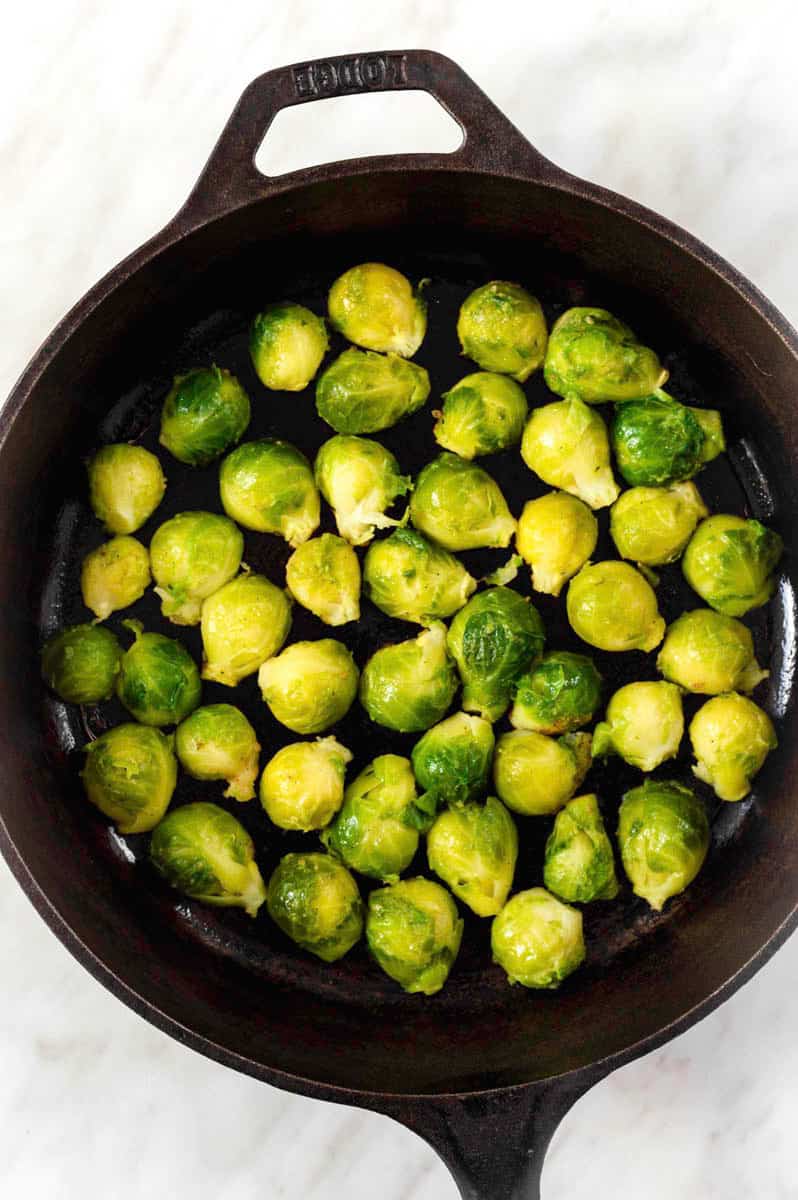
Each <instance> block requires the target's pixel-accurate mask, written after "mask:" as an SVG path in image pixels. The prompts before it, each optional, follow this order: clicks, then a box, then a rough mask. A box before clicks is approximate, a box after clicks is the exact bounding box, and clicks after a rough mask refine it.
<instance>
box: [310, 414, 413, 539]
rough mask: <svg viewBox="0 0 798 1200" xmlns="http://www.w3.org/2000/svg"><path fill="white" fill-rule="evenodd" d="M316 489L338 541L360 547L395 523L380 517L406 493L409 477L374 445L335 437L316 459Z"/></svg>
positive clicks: (338, 435) (408, 488) (393, 518)
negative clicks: (329, 511)
mask: <svg viewBox="0 0 798 1200" xmlns="http://www.w3.org/2000/svg"><path fill="white" fill-rule="evenodd" d="M315 472H316V483H317V485H318V488H319V491H320V492H321V494H322V496H323V497H324V499H325V500H326V501H327V503H328V504H329V506H330V508H331V509H332V510H333V512H334V514H335V523H336V525H337V526H338V532H339V533H340V535H341V537H343V538H346V540H347V541H348V542H351V543H352V545H353V546H365V544H366V542H369V541H371V539H372V538H373V537H374V530H375V529H389V528H390V527H391V526H393V525H399V524H400V523H401V522H400V521H399V520H397V519H396V518H395V517H386V515H385V510H386V509H387V508H390V506H391V505H392V504H393V502H394V500H396V499H397V498H398V497H399V496H404V495H405V494H406V493H407V492H409V491H410V486H411V485H410V477H409V476H408V475H402V473H401V472H400V470H399V464H398V462H397V461H396V459H395V458H394V456H393V455H392V454H391V452H390V450H386V448H385V447H384V446H381V445H380V443H379V442H375V441H372V440H371V438H360V437H346V436H344V435H342V434H336V436H335V437H331V438H330V439H329V441H326V442H325V443H324V445H323V446H322V447H321V449H320V450H319V453H318V454H317V455H316V467H315Z"/></svg>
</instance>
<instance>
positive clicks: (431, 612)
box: [353, 529, 477, 625]
mask: <svg viewBox="0 0 798 1200" xmlns="http://www.w3.org/2000/svg"><path fill="white" fill-rule="evenodd" d="M353 553H354V552H353ZM363 584H364V587H365V591H366V595H367V596H368V598H369V600H371V602H372V604H376V606H377V608H379V609H380V610H381V611H382V612H384V613H387V614H388V616H389V617H398V618H399V620H402V621H414V622H416V623H417V624H418V625H431V624H432V623H433V621H439V620H441V619H442V618H445V617H450V616H451V615H452V613H455V612H457V610H458V609H460V608H462V607H463V605H464V604H465V602H466V600H467V599H468V597H469V596H470V595H471V593H472V592H473V591H474V589H475V588H476V586H477V581H476V580H475V579H474V578H473V577H472V576H471V575H469V573H468V571H467V570H466V569H465V567H464V566H463V564H462V563H461V562H459V561H458V559H456V558H455V557H454V555H453V554H450V553H449V551H448V550H444V549H443V548H442V547H441V546H436V545H435V543H434V542H429V541H427V539H426V538H425V537H424V536H423V535H422V534H420V533H418V532H417V531H416V530H415V529H397V530H396V531H395V532H394V533H392V534H390V536H389V537H387V538H384V539H383V540H382V541H380V542H372V543H371V545H370V546H369V549H368V552H367V554H366V557H365V560H364V562H363Z"/></svg>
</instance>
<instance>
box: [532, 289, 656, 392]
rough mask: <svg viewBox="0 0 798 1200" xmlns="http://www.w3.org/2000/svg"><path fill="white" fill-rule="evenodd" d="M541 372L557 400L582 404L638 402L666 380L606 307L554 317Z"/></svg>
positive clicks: (651, 357)
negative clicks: (577, 400)
mask: <svg viewBox="0 0 798 1200" xmlns="http://www.w3.org/2000/svg"><path fill="white" fill-rule="evenodd" d="M543 374H544V376H545V379H546V383H547V384H548V386H549V387H550V388H551V390H552V391H553V392H556V393H557V395H558V396H579V398H580V400H584V401H586V402H587V403H588V404H601V403H602V401H605V400H615V401H624V400H639V399H641V398H642V397H643V396H650V395H651V393H652V392H655V391H656V390H657V388H660V387H662V385H663V384H664V383H665V380H666V379H667V378H668V372H667V371H666V370H665V369H664V367H663V366H662V364H661V363H660V361H659V359H658V358H657V356H656V354H655V353H654V351H653V350H649V348H648V347H647V346H642V345H641V344H640V342H639V341H638V340H637V338H636V337H635V335H634V334H633V333H632V331H631V329H630V328H629V326H628V325H625V324H624V323H623V321H619V320H618V318H617V317H614V316H613V315H612V313H609V312H607V310H606V308H569V309H567V310H566V311H565V312H564V313H563V314H562V316H561V317H558V318H557V320H556V321H555V322H554V325H553V326H552V330H551V336H550V337H549V345H548V349H547V350H546V363H545V366H544V368H543Z"/></svg>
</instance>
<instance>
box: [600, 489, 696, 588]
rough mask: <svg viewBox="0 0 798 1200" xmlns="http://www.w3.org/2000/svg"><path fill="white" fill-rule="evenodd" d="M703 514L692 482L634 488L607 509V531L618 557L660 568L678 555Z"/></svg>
mask: <svg viewBox="0 0 798 1200" xmlns="http://www.w3.org/2000/svg"><path fill="white" fill-rule="evenodd" d="M706 515H707V509H706V507H705V505H704V502H703V500H702V499H701V493H700V492H699V490H698V488H697V487H696V486H695V484H694V483H672V484H671V485H670V487H634V488H630V489H629V491H628V492H623V493H622V495H620V496H619V497H618V499H617V500H616V501H615V503H614V504H613V506H612V508H611V509H610V534H611V535H612V540H613V541H614V542H615V545H616V548H617V550H618V553H619V554H620V556H621V558H630V559H631V560H632V561H633V562H637V563H642V564H643V565H644V566H648V567H661V566H664V565H665V563H670V562H674V561H675V560H676V559H677V558H678V557H679V555H680V554H681V553H682V551H683V550H684V548H685V546H686V545H687V543H688V542H689V541H690V538H691V537H692V536H693V532H694V530H695V527H696V525H697V524H698V522H699V521H700V520H701V518H702V517H705V516H706Z"/></svg>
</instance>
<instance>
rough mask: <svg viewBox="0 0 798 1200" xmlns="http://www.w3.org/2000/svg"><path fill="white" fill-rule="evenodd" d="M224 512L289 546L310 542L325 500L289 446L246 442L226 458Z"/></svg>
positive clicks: (221, 487) (307, 465)
mask: <svg viewBox="0 0 798 1200" xmlns="http://www.w3.org/2000/svg"><path fill="white" fill-rule="evenodd" d="M219 491H220V494H221V497H222V507H223V508H224V511H225V512H226V513H227V515H228V517H232V519H233V520H234V521H237V522H238V524H239V525H243V526H244V528H245V529H254V530H256V531H257V532H258V533H276V534H279V536H280V537H284V538H285V540H286V541H287V542H288V544H289V546H294V547H296V546H299V545H301V544H302V542H306V541H307V540H308V538H309V537H310V536H311V535H312V534H313V531H314V530H315V529H316V528H317V527H318V524H319V519H320V516H321V500H320V499H319V493H318V491H317V490H316V484H315V483H314V482H313V472H312V470H311V469H310V463H309V462H308V460H307V459H306V458H305V456H304V454H302V453H300V451H299V450H297V449H296V448H295V447H294V446H290V445H289V444H288V442H281V441H277V440H276V439H274V438H261V440H260V441H257V442H244V443H243V444H242V445H241V446H238V447H237V448H236V449H235V450H233V451H231V453H230V454H228V455H227V457H226V458H223V459H222V465H221V467H220V469H219Z"/></svg>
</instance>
